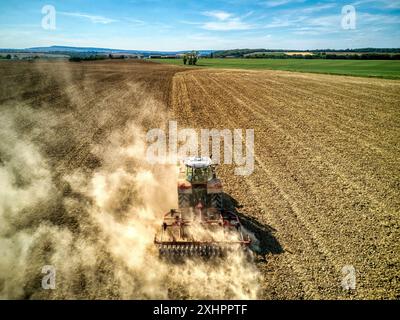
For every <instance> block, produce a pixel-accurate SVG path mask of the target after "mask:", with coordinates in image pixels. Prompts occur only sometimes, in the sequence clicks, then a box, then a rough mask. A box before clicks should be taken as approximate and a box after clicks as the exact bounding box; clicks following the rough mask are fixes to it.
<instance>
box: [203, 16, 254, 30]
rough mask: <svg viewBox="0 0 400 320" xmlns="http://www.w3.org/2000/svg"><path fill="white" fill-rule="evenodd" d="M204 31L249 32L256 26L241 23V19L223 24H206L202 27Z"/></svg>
mask: <svg viewBox="0 0 400 320" xmlns="http://www.w3.org/2000/svg"><path fill="white" fill-rule="evenodd" d="M202 28H203V29H206V30H211V31H232V30H249V29H253V28H254V26H252V25H250V24H247V23H245V22H243V21H241V20H240V19H239V18H235V19H230V20H228V21H223V22H206V23H204V24H203V25H202Z"/></svg>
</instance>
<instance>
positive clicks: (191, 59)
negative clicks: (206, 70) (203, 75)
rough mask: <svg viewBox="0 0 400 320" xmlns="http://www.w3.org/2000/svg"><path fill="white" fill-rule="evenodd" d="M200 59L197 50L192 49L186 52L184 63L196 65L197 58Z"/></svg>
mask: <svg viewBox="0 0 400 320" xmlns="http://www.w3.org/2000/svg"><path fill="white" fill-rule="evenodd" d="M198 59H199V57H198V55H197V52H196V51H192V52H190V53H186V54H185V55H184V56H183V64H188V65H190V66H195V65H196V63H197V60H198Z"/></svg>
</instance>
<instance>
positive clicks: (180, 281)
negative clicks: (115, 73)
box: [0, 64, 259, 299]
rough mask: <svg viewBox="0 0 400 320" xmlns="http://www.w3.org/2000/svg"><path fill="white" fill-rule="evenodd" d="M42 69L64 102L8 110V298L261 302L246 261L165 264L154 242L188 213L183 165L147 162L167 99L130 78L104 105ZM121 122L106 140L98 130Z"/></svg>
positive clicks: (12, 103)
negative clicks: (178, 215) (48, 278)
mask: <svg viewBox="0 0 400 320" xmlns="http://www.w3.org/2000/svg"><path fill="white" fill-rule="evenodd" d="M95 66H96V65H94V66H93V68H94V67H95ZM30 68H31V67H30ZM71 68H72V67H71ZM33 70H34V71H32V72H33V73H32V74H31V76H32V77H33V76H35V77H37V78H38V79H40V81H41V83H42V86H43V87H46V86H48V85H51V84H53V83H55V85H56V87H55V88H53V90H55V91H53V93H54V92H56V94H54V97H55V98H54V97H53V98H51V99H53V100H51V99H48V100H46V101H45V100H44V102H40V103H38V102H37V99H38V95H40V94H43V93H42V92H41V91H40V90H41V89H43V88H42V87H41V86H40V85H37V88H36V89H35V90H37V92H34V94H33V98H30V99H27V98H26V97H24V96H22V95H20V94H18V96H13V97H11V98H7V99H2V100H1V101H2V102H1V113H0V138H1V139H0V252H1V258H0V298H2V299H21V298H31V299H60V298H61V299H151V298H155V299H174V298H183V299H185V298H195V299H197V298H210V299H224V298H228V299H231V298H232V299H249V298H257V297H258V290H259V289H258V283H259V273H258V271H257V270H256V269H255V267H254V266H253V265H252V264H251V262H249V261H248V260H246V259H245V257H244V256H242V255H241V254H240V253H238V252H235V253H232V254H230V255H229V256H228V257H227V258H226V259H224V260H223V261H214V262H212V261H209V262H206V261H203V260H196V261H194V260H188V261H186V262H185V263H180V264H172V263H167V262H165V261H162V260H160V259H159V257H158V252H157V250H156V248H155V247H154V245H153V240H154V235H155V233H156V231H157V230H158V228H159V226H160V225H161V222H162V216H163V214H164V212H166V211H167V210H169V209H170V208H176V207H177V195H176V179H177V175H176V167H175V166H152V165H150V164H148V163H147V162H146V160H145V151H146V141H145V134H146V130H147V128H148V127H149V126H155V125H158V126H163V125H164V124H166V123H167V121H168V116H167V110H166V106H165V105H164V102H163V101H162V99H159V98H158V97H157V96H156V95H153V93H152V90H149V89H148V88H146V86H144V85H143V83H141V82H140V81H137V82H136V79H135V77H134V76H131V75H129V76H128V75H127V76H126V79H117V80H118V81H120V82H117V85H116V86H115V87H112V86H111V85H110V88H108V89H105V90H106V93H104V94H107V96H105V97H103V98H102V99H101V97H99V99H97V96H98V95H99V93H98V91H97V89H98V88H97V87H96V86H97V85H98V83H97V82H96V81H92V79H91V78H90V77H89V76H88V77H85V76H84V75H81V74H79V73H78V75H77V71H76V70H70V67H69V64H63V65H62V67H61V68H60V66H59V65H58V66H53V65H51V64H50V65H46V64H45V65H41V64H38V65H35V68H34V69H33ZM132 72H133V71H132ZM76 77H81V78H79V82H77V80H76ZM129 77H131V78H129ZM32 81H33V80H32ZM28 85H29V83H28ZM121 87H122V88H123V89H124V90H123V91H122V90H121V91H120V92H114V91H116V90H120V88H121ZM23 90H24V88H17V89H16V90H15V92H19V91H21V92H22V91H23ZM113 90H114V91H113ZM3 91H4V89H3ZM3 95H4V93H3ZM54 99H55V100H54ZM54 101H55V102H54ZM57 101H61V102H60V106H58V107H56V106H53V103H54V104H56V103H58V102H57ZM109 101H117V102H115V103H116V105H115V106H111V105H107V104H109ZM63 103H64V104H66V105H63V106H61V104H63ZM126 104H129V108H128V107H126V109H123V108H125V105H126ZM94 106H96V109H93V110H94V111H93V112H94V113H93V114H91V115H90V117H89V116H88V115H85V112H86V110H85V108H94ZM61 107H62V110H60V108H61ZM130 109H134V111H132V112H131V111H130ZM128 113H129V116H127V114H128ZM119 114H120V117H121V118H123V117H124V118H125V119H122V120H115V121H114V122H113V125H114V127H113V126H108V127H107V130H104V129H102V130H100V131H101V139H96V138H95V135H94V134H93V132H92V127H93V128H96V129H97V130H98V129H99V128H100V129H101V128H102V127H101V126H102V125H104V124H107V121H109V120H108V119H116V118H115V117H117V118H118V117H119ZM84 115H85V116H84ZM160 120H164V121H160ZM104 127H105V125H104ZM64 146H65V149H63V147H64ZM67 146H68V148H69V149H68V148H67ZM65 150H67V151H69V152H70V153H68V152H66V151H65ZM79 156H82V160H80V161H81V163H78V162H76V159H77V157H79ZM87 159H92V160H91V162H90V163H94V165H93V164H92V165H87ZM74 161H75V162H74ZM85 161H86V162H85ZM45 265H51V266H54V267H55V270H56V288H55V289H54V290H44V289H42V287H41V284H42V277H43V276H44V274H42V273H41V271H42V267H43V266H45Z"/></svg>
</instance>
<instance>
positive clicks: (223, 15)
mask: <svg viewBox="0 0 400 320" xmlns="http://www.w3.org/2000/svg"><path fill="white" fill-rule="evenodd" d="M203 14H204V15H205V16H207V17H212V18H216V19H218V20H221V21H225V20H227V19H229V18H231V17H232V14H231V13H228V12H225V11H206V12H203Z"/></svg>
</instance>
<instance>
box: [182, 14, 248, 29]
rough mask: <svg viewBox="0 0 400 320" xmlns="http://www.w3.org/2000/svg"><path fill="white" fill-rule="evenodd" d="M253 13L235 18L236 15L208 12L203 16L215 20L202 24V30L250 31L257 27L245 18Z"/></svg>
mask: <svg viewBox="0 0 400 320" xmlns="http://www.w3.org/2000/svg"><path fill="white" fill-rule="evenodd" d="M251 14H252V12H249V13H247V14H246V15H244V16H243V17H235V15H234V14H232V13H229V12H225V11H206V12H203V15H205V16H207V17H211V18H214V21H208V22H204V23H201V28H202V29H205V30H211V31H233V30H249V29H253V28H255V26H253V25H251V24H248V23H246V22H244V21H243V19H244V18H247V17H248V16H250V15H251ZM185 23H189V24H197V23H196V22H188V21H186V22H185Z"/></svg>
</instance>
